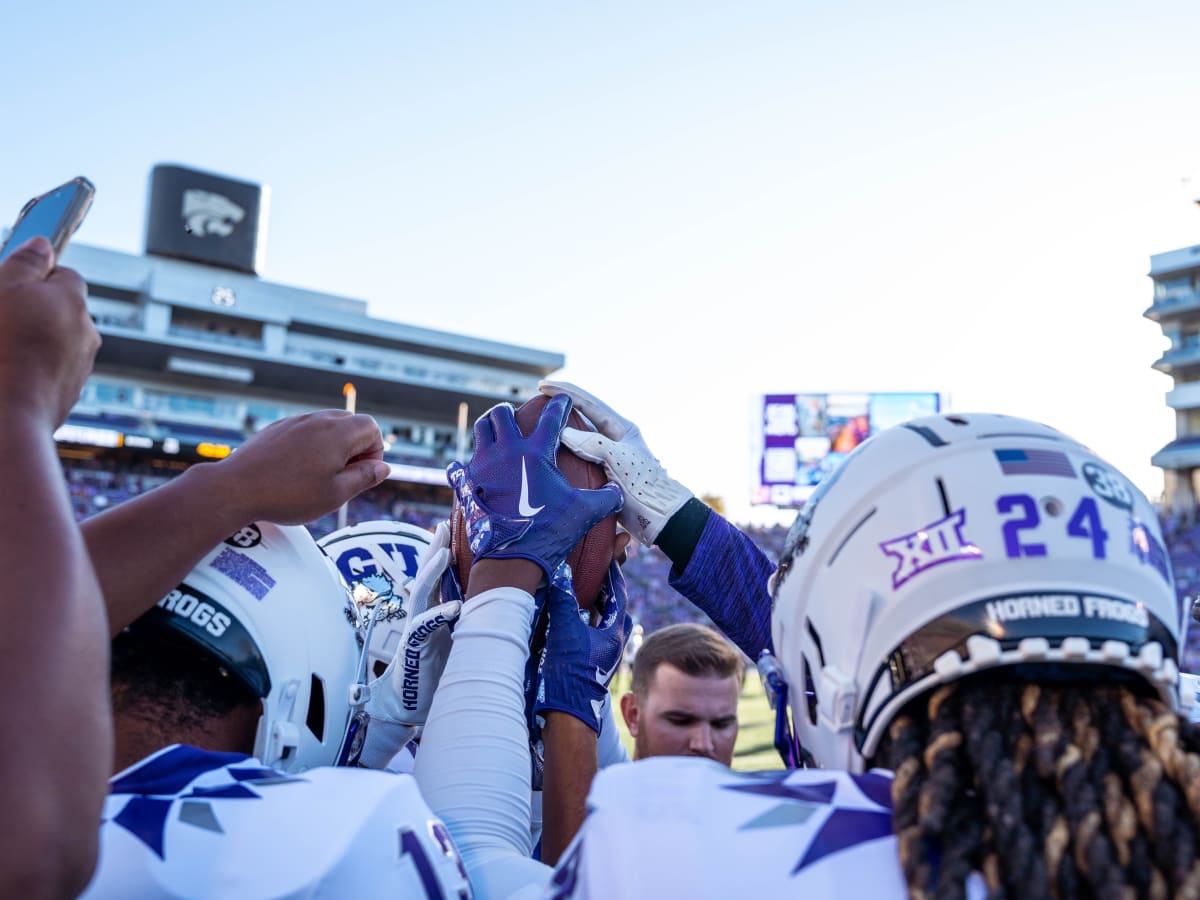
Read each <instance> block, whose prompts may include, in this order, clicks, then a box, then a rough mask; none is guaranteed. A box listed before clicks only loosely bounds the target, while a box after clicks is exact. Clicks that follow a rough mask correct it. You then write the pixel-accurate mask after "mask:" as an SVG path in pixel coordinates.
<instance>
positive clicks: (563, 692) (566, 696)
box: [533, 562, 632, 733]
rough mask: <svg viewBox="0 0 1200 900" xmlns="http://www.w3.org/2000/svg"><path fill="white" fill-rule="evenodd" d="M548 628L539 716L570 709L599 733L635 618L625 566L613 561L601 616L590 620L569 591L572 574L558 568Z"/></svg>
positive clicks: (537, 708)
mask: <svg viewBox="0 0 1200 900" xmlns="http://www.w3.org/2000/svg"><path fill="white" fill-rule="evenodd" d="M549 593H550V596H549V598H548V600H547V604H546V605H547V608H548V611H549V614H550V627H549V629H547V631H546V649H545V651H544V653H543V655H542V664H541V672H540V675H539V680H538V685H537V694H536V697H535V699H534V703H533V713H534V715H535V716H542V715H543V714H544V713H546V712H547V711H548V710H558V711H559V712H565V713H569V714H570V715H572V716H574V717H575V718H577V719H579V721H581V722H583V723H584V724H585V725H587V726H588V727H589V728H591V729H592V730H593V731H595V732H597V733H599V731H600V723H601V721H602V719H603V715H602V710H603V706H604V698H605V696H606V695H607V694H608V683H609V682H610V681H612V677H613V674H614V673H615V672H616V671H617V667H618V666H619V665H620V662H621V656H622V654H623V653H624V652H625V642H626V641H627V640H628V639H629V632H630V628H631V625H632V619H631V618H630V616H629V614H628V613H626V611H625V608H626V605H627V604H628V594H627V592H626V589H625V578H624V576H623V575H622V574H621V567H620V566H619V565H618V564H617V563H616V562H613V563H612V564H611V565H610V566H609V570H608V580H607V583H606V585H605V590H604V595H603V606H602V609H601V615H600V621H599V623H598V624H597V625H595V626H592V625H589V624H588V620H587V613H586V612H585V611H583V610H581V609H580V608H579V605H578V603H576V601H575V595H574V593H573V592H572V590H571V579H570V573H569V572H567V571H566V570H565V569H564V570H560V571H559V573H558V574H557V575H556V576H555V579H554V581H553V583H552V584H551V585H550V592H549Z"/></svg>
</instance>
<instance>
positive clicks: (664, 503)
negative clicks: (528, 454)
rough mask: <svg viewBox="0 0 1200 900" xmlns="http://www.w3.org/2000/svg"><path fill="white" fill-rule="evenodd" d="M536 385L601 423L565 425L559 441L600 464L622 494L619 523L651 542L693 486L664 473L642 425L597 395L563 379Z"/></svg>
mask: <svg viewBox="0 0 1200 900" xmlns="http://www.w3.org/2000/svg"><path fill="white" fill-rule="evenodd" d="M538 390H540V391H541V392H542V393H543V394H548V395H550V396H551V397H553V396H558V395H564V394H565V395H566V396H567V397H570V398H571V401H572V402H573V403H574V404H575V407H576V408H577V409H578V410H579V411H580V412H581V413H583V414H584V415H585V416H587V417H588V418H589V419H591V421H592V424H593V425H595V426H596V428H598V429H599V431H598V432H597V431H580V430H579V429H577V428H567V429H566V430H565V431H563V435H562V442H563V444H564V445H566V446H567V447H569V448H570V449H571V450H572V451H574V453H575V455H576V456H579V457H581V458H583V459H586V460H587V461H588V462H594V463H599V464H600V465H602V466H604V471H605V472H607V473H608V477H609V478H611V479H612V480H613V481H615V482H616V483H617V484H619V485H620V486H621V491H622V493H624V495H625V505H624V507H623V508H622V509H621V511H620V513H619V514H618V520H619V521H620V523H621V525H622V526H623V527H624V528H625V530H626V531H628V532H629V533H630V534H632V535H633V536H634V537H636V538H637V539H638V540H639V541H641V542H642V543H643V544H645V545H646V546H650V545H651V544H653V543H654V542H655V540H656V539H657V538H658V535H659V533H660V532H661V531H662V530H663V527H664V526H665V525H666V524H667V522H668V521H669V520H670V518H671V516H673V515H675V513H677V512H679V509H680V508H681V507H682V506H683V505H684V504H685V503H687V502H688V500H690V499H691V498H692V496H693V494H692V492H691V491H689V490H688V489H687V488H686V487H684V486H683V485H682V484H680V483H679V482H678V481H676V480H675V479H674V478H672V477H671V476H669V475H668V474H667V470H666V469H664V468H663V467H662V465H661V464H660V463H659V461H658V460H657V459H656V458H655V456H654V454H653V453H651V452H650V448H649V447H647V446H646V441H645V439H644V438H643V437H642V431H641V429H640V428H638V426H637V425H635V424H634V423H633V422H631V421H629V420H628V419H626V418H624V417H623V416H621V415H620V414H619V413H618V412H617V411H616V410H614V409H613V408H612V407H611V406H608V405H607V404H605V403H604V402H603V401H602V400H600V399H599V398H597V397H595V396H593V395H592V394H589V393H588V392H587V391H585V390H583V388H580V387H577V386H575V385H573V384H570V383H569V382H566V381H541V382H538Z"/></svg>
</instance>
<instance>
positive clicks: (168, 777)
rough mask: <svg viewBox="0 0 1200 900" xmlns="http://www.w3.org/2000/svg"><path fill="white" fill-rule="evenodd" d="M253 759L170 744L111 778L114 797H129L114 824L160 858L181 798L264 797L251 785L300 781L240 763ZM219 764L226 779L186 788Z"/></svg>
mask: <svg viewBox="0 0 1200 900" xmlns="http://www.w3.org/2000/svg"><path fill="white" fill-rule="evenodd" d="M249 758H250V757H248V756H246V755H245V754H244V753H214V752H210V751H207V750H200V749H197V748H196V747H189V746H186V745H179V746H176V747H172V748H170V749H169V750H166V751H165V752H163V753H160V754H158V755H157V756H154V757H151V758H150V759H148V760H146V761H145V762H144V763H142V764H141V765H139V766H137V767H136V768H134V769H131V770H129V771H128V772H125V773H124V774H123V775H121V776H120V777H119V778H114V779H113V780H112V782H111V783H110V784H109V790H108V792H109V794H110V795H111V796H113V797H118V796H124V795H128V796H129V800H128V801H127V802H126V803H125V805H124V806H123V807H121V810H120V812H118V813H117V814H116V815H115V816H113V817H112V822H113V823H114V824H116V825H119V826H121V827H122V828H124V829H125V830H126V831H128V832H129V833H130V834H132V835H133V836H134V837H136V838H137V839H138V840H140V841H141V842H142V843H143V844H145V845H146V846H147V847H148V848H150V850H152V851H153V852H154V853H155V854H156V855H157V856H158V857H159V859H165V856H164V853H163V837H164V835H165V833H166V827H167V820H168V819H169V818H170V815H171V810H172V809H174V808H175V807H176V806H177V805H178V804H179V803H180V802H181V801H210V800H261V799H262V796H261V795H260V794H257V793H255V792H254V791H253V790H251V789H250V787H249V785H253V784H283V783H286V782H288V781H293V780H298V779H291V778H289V777H288V776H286V775H283V774H282V773H280V772H276V771H275V770H274V769H266V768H263V767H261V766H245V767H240V768H239V767H237V764H238V763H240V762H244V761H245V760H247V759H249ZM221 768H224V769H225V770H226V771H225V774H226V775H227V776H228V777H229V781H228V782H223V783H219V784H215V785H209V786H207V787H197V788H193V789H192V790H190V791H188V790H187V788H188V786H189V785H190V784H192V782H194V781H195V780H196V779H197V778H199V777H200V776H201V775H204V774H206V773H208V772H213V771H215V770H217V769H221ZM106 821H107V820H106Z"/></svg>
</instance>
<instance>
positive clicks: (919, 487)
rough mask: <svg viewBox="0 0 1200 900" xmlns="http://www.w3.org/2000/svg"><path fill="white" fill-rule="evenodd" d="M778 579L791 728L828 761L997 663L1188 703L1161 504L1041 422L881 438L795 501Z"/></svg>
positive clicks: (774, 586)
mask: <svg viewBox="0 0 1200 900" xmlns="http://www.w3.org/2000/svg"><path fill="white" fill-rule="evenodd" d="M770 590H771V596H772V603H773V611H772V636H773V639H774V646H775V651H776V655H777V656H778V660H779V663H780V664H781V665H782V668H783V672H784V673H785V677H786V679H787V682H788V685H789V688H790V690H789V693H790V696H791V697H792V698H793V704H792V705H793V718H794V721H795V725H796V731H797V736H798V737H799V740H800V743H801V744H802V745H803V746H804V747H805V748H806V749H807V750H808V751H809V752H810V753H811V754H812V755H813V757H814V758H815V760H816V762H817V763H818V764H819V765H822V766H826V767H834V768H843V769H849V770H850V771H856V772H860V771H862V770H863V768H864V760H865V759H870V758H871V756H872V755H873V754H874V753H875V751H876V749H877V747H878V745H879V740H880V738H881V736H882V735H883V734H884V731H885V729H886V728H887V726H888V724H889V722H891V720H892V719H893V718H894V717H895V715H896V714H897V713H898V712H899V710H900V708H901V707H902V706H903V705H904V704H905V703H907V702H908V701H909V700H911V699H913V698H914V697H915V696H916V695H917V694H920V693H922V692H924V691H928V690H930V689H931V688H933V687H934V686H936V685H938V684H942V683H945V682H949V681H953V680H955V679H958V678H962V677H964V676H966V675H970V674H972V673H974V672H979V671H982V670H984V669H988V668H992V667H995V666H1025V667H1027V668H1030V669H1032V668H1033V667H1035V666H1036V667H1037V670H1038V671H1039V672H1040V673H1041V677H1046V676H1048V674H1049V671H1050V670H1051V669H1054V670H1057V671H1058V673H1060V674H1061V673H1062V672H1063V671H1064V670H1066V669H1067V667H1076V666H1092V667H1109V668H1108V671H1110V672H1111V671H1112V668H1114V667H1115V668H1117V669H1120V670H1122V671H1123V672H1126V673H1133V674H1134V675H1136V676H1140V678H1141V679H1144V681H1145V682H1146V683H1147V684H1148V685H1149V686H1150V687H1151V688H1152V689H1153V690H1154V691H1156V692H1157V693H1158V694H1159V695H1160V696H1161V697H1162V698H1163V700H1164V701H1166V702H1168V703H1170V705H1171V706H1172V707H1173V708H1175V709H1178V708H1179V701H1178V681H1179V670H1178V668H1177V647H1178V642H1179V633H1180V615H1179V610H1178V604H1177V601H1176V597H1175V590H1174V581H1173V576H1172V572H1171V567H1170V563H1169V561H1168V559H1167V553H1166V548H1165V545H1164V543H1163V539H1162V534H1161V532H1160V530H1159V525H1158V519H1157V516H1156V514H1155V511H1154V509H1153V508H1151V506H1150V504H1149V502H1148V501H1147V500H1146V498H1145V497H1144V496H1143V495H1142V494H1141V493H1140V492H1139V491H1138V490H1137V488H1135V487H1134V486H1133V485H1132V484H1130V482H1129V481H1128V480H1127V479H1126V478H1125V477H1124V476H1122V475H1121V474H1120V473H1119V472H1118V471H1117V470H1116V469H1114V468H1113V467H1112V466H1110V465H1108V464H1107V463H1105V462H1104V461H1103V460H1102V459H1100V458H1099V457H1097V456H1096V455H1095V454H1094V453H1092V452H1091V451H1090V450H1088V449H1086V448H1085V447H1083V446H1082V445H1080V444H1079V443H1077V442H1076V441H1074V440H1072V439H1071V438H1069V437H1067V436H1066V435H1063V434H1061V433H1060V432H1058V431H1055V430H1054V429H1052V428H1048V427H1046V426H1045V425H1039V424H1037V423H1035V422H1030V421H1026V420H1024V419H1017V418H1010V417H1008V416H999V415H983V414H978V415H977V414H961V415H940V416H930V417H928V418H922V419H917V420H914V421H912V422H909V423H906V424H904V425H900V426H897V427H895V428H892V429H889V430H888V431H885V432H882V433H880V434H879V435H877V436H875V437H873V438H871V439H870V440H868V441H867V442H865V443H864V444H862V445H861V446H860V447H858V448H857V449H856V450H855V451H854V452H853V453H852V454H851V455H850V456H849V457H847V459H846V460H845V462H844V463H843V464H842V465H841V467H840V468H838V469H837V470H835V472H834V473H833V474H832V475H831V476H829V477H827V478H826V479H825V480H824V481H822V483H821V484H820V486H819V487H818V489H817V491H816V492H815V494H814V496H813V497H812V499H811V500H810V501H809V502H808V504H807V505H806V506H805V507H804V508H803V509H802V510H801V511H800V514H799V516H798V517H797V519H796V522H795V524H794V525H793V526H792V529H791V531H790V532H789V534H788V539H787V543H786V545H785V547H784V551H783V554H782V555H781V562H780V567H779V569H778V570H777V571H776V573H775V574H774V575H772V577H771V580H770ZM1068 674H1069V675H1072V677H1074V676H1076V675H1078V676H1084V677H1086V674H1087V670H1085V669H1083V668H1078V669H1071V670H1070V671H1069V672H1068ZM1098 677H1106V676H1104V675H1099V676H1098Z"/></svg>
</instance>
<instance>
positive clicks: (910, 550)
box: [879, 509, 983, 590]
mask: <svg viewBox="0 0 1200 900" xmlns="http://www.w3.org/2000/svg"><path fill="white" fill-rule="evenodd" d="M966 523H967V511H966V510H965V509H960V510H957V511H955V512H952V513H950V515H948V516H946V517H945V518H944V519H938V520H937V521H936V522H930V523H929V524H928V525H926V526H925V527H924V528H918V529H917V530H916V531H913V532H911V533H909V534H905V535H901V536H900V537H897V538H892V539H891V540H890V541H884V542H883V543H882V544H880V545H879V549H880V550H882V551H883V552H884V553H886V554H887V555H888V556H894V557H895V558H896V560H897V563H896V569H895V571H894V572H892V589H893V590H896V589H897V588H899V587H900V586H901V585H902V584H904V583H905V582H906V581H908V580H909V579H911V578H913V577H914V576H916V575H919V574H921V573H922V572H924V571H926V570H928V569H932V568H933V567H934V566H940V565H942V564H943V563H949V562H957V561H959V560H964V559H982V558H983V551H981V550H980V549H979V548H978V547H976V546H975V545H974V544H972V543H971V542H970V541H968V540H967V539H966V538H964V537H963V527H964V526H965V525H966Z"/></svg>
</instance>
